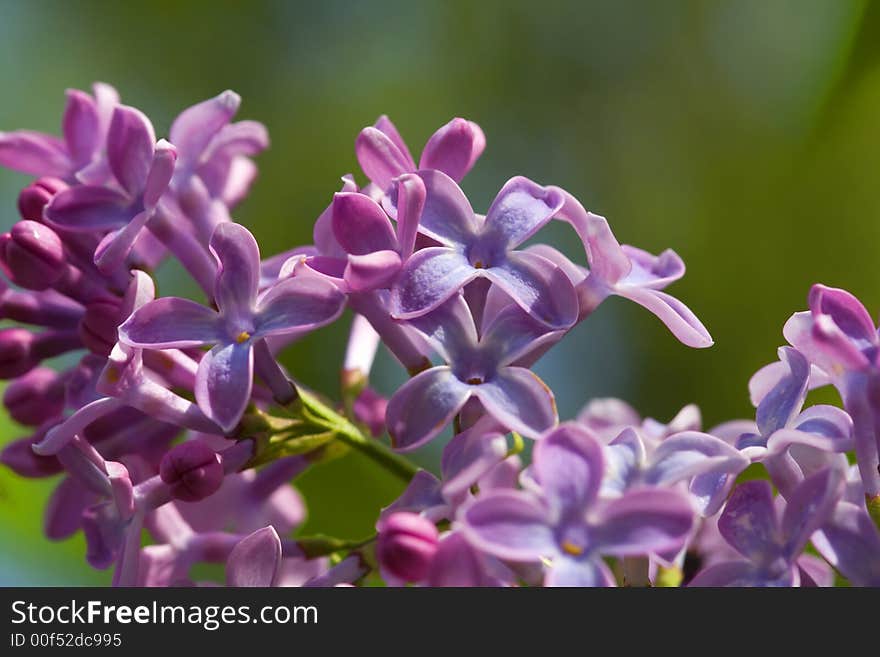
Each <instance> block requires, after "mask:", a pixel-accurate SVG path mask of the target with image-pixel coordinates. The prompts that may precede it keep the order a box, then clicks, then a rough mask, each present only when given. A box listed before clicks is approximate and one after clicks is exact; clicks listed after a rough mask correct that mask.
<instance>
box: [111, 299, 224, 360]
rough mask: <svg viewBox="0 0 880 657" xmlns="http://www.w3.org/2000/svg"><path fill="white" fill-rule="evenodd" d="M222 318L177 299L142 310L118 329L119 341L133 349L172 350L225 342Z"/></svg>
mask: <svg viewBox="0 0 880 657" xmlns="http://www.w3.org/2000/svg"><path fill="white" fill-rule="evenodd" d="M221 331H222V327H221V323H220V317H219V316H218V315H217V313H216V312H214V311H213V310H211V309H210V308H208V307H206V306H203V305H201V304H198V303H196V302H195V301H190V300H189V299H180V298H178V297H162V298H161V299H156V300H155V301H150V302H149V303H147V304H145V305H143V306H141V307H140V308H138V309H137V310H135V311H134V313H132V315H131V317H129V318H128V319H127V320H125V322H123V324H122V325H121V326H120V327H119V339H120V340H121V341H122V342H124V343H125V344H127V345H130V346H132V347H141V348H149V349H171V348H185V347H194V346H198V345H203V344H211V343H214V342H217V341H219V340H221V339H222V332H221Z"/></svg>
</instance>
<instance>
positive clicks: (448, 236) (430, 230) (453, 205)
mask: <svg viewBox="0 0 880 657" xmlns="http://www.w3.org/2000/svg"><path fill="white" fill-rule="evenodd" d="M417 173H418V174H419V177H420V178H421V179H422V181H423V182H424V183H425V207H424V210H422V219H421V222H420V224H419V231H420V232H422V233H424V234H425V235H427V236H428V237H430V238H432V239H435V240H437V241H438V242H440V243H441V244H445V245H447V246H453V245H456V244H459V245H461V244H467V243H469V242H470V241H471V240H472V239H473V237H474V236H475V235H476V234H477V230H478V228H477V226H478V225H477V218H476V215H475V214H474V209H473V208H472V207H471V204H470V202H469V201H468V200H467V197H466V196H465V195H464V192H463V191H461V188H460V187H459V186H458V185H457V184H456V183H455V181H454V180H453V179H452V178H450V177H449V176H447V175H446V174H445V173H443V172H442V171H437V170H434V169H427V170H424V171H418V172H417Z"/></svg>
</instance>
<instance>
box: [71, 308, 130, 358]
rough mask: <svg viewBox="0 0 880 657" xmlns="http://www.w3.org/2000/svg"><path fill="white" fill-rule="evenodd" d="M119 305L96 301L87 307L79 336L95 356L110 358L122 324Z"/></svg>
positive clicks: (80, 325)
mask: <svg viewBox="0 0 880 657" xmlns="http://www.w3.org/2000/svg"><path fill="white" fill-rule="evenodd" d="M121 319H124V318H120V316H119V305H118V304H114V303H111V302H109V301H94V302H92V303H90V304H89V305H87V306H86V312H85V314H84V315H83V318H82V321H80V324H79V336H80V338H82V341H83V344H84V345H85V346H86V348H87V349H88V350H89V351H91V352H92V353H93V354H97V355H98V356H109V355H110V352H111V351H113V347H114V346H115V345H116V333H117V329H118V328H119V324H120V323H121Z"/></svg>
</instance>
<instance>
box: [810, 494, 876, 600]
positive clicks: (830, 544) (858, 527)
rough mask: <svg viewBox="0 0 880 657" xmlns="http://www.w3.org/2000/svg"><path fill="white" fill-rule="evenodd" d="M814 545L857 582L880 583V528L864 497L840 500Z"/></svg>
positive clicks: (833, 564)
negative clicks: (869, 513)
mask: <svg viewBox="0 0 880 657" xmlns="http://www.w3.org/2000/svg"><path fill="white" fill-rule="evenodd" d="M813 545H814V546H815V547H816V549H817V550H818V551H819V554H821V555H822V556H823V557H825V559H827V560H828V563H830V564H831V565H832V566H834V567H835V568H836V569H837V570H839V571H840V573H841V574H842V575H843V576H844V577H846V578H847V579H848V580H849V581H850V582H851V583H852V584H854V585H855V586H880V531H878V529H877V525H876V524H875V522H874V521H873V520H872V519H871V517H870V516H869V515H868V513H867V512H866V511H865V508H864V506H863V505H862V503H861V500H860V501H859V504H852V503H850V502H841V503H840V504H838V505H837V508H836V509H835V510H834V513H833V514H832V515H831V517H830V518H829V519H828V521H827V522H826V523H825V524H824V525H823V526H822V528H821V530H820V531H818V532H816V533H815V534H814V535H813Z"/></svg>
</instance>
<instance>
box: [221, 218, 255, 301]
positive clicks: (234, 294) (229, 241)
mask: <svg viewBox="0 0 880 657" xmlns="http://www.w3.org/2000/svg"><path fill="white" fill-rule="evenodd" d="M211 251H212V252H213V253H214V255H215V257H216V258H217V262H218V264H219V269H218V271H217V284H216V287H215V289H214V300H215V301H216V302H217V306H218V308H220V312H221V313H222V314H223V315H225V316H227V317H245V316H249V315H250V313H251V312H252V311H253V309H254V303H255V302H256V298H257V291H258V290H259V287H260V247H259V246H257V240H255V239H254V236H253V235H251V233H250V231H249V230H248V229H247V228H245V227H244V226H241V225H239V224H235V223H222V224H219V225H218V226H217V228H215V229H214V234H213V235H212V236H211Z"/></svg>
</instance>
